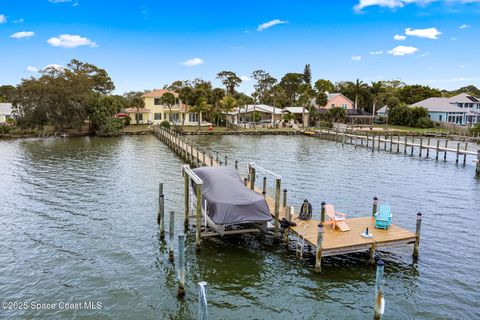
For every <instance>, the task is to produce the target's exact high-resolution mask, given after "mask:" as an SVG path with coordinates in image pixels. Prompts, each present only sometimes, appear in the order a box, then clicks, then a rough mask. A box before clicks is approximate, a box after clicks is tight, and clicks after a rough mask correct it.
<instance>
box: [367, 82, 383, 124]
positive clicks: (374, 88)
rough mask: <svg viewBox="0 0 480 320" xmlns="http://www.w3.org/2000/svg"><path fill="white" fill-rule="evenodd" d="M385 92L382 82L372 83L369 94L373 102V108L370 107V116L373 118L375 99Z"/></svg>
mask: <svg viewBox="0 0 480 320" xmlns="http://www.w3.org/2000/svg"><path fill="white" fill-rule="evenodd" d="M384 91H385V88H384V87H383V82H382V81H377V82H375V81H372V85H371V87H370V94H371V95H372V101H373V106H372V115H373V116H375V111H376V105H377V99H378V97H379V96H380V94H382V93H383V92H384Z"/></svg>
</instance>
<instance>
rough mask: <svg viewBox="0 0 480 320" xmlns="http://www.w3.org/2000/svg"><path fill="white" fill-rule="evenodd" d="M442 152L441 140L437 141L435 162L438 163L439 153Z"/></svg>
mask: <svg viewBox="0 0 480 320" xmlns="http://www.w3.org/2000/svg"><path fill="white" fill-rule="evenodd" d="M439 152H440V140H437V154H436V155H435V160H437V161H438V153H439Z"/></svg>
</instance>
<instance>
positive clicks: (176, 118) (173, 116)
mask: <svg viewBox="0 0 480 320" xmlns="http://www.w3.org/2000/svg"><path fill="white" fill-rule="evenodd" d="M179 120H180V114H179V113H178V112H174V113H172V114H171V115H170V121H173V122H178V121H179Z"/></svg>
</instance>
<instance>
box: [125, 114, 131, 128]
mask: <svg viewBox="0 0 480 320" xmlns="http://www.w3.org/2000/svg"><path fill="white" fill-rule="evenodd" d="M131 122H132V118H131V117H130V116H126V117H125V118H123V125H124V126H125V127H126V126H129V125H130V123H131Z"/></svg>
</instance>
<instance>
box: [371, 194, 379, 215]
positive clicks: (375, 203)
mask: <svg viewBox="0 0 480 320" xmlns="http://www.w3.org/2000/svg"><path fill="white" fill-rule="evenodd" d="M377 209H378V198H377V197H373V204H372V217H373V216H374V215H375V213H377Z"/></svg>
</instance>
